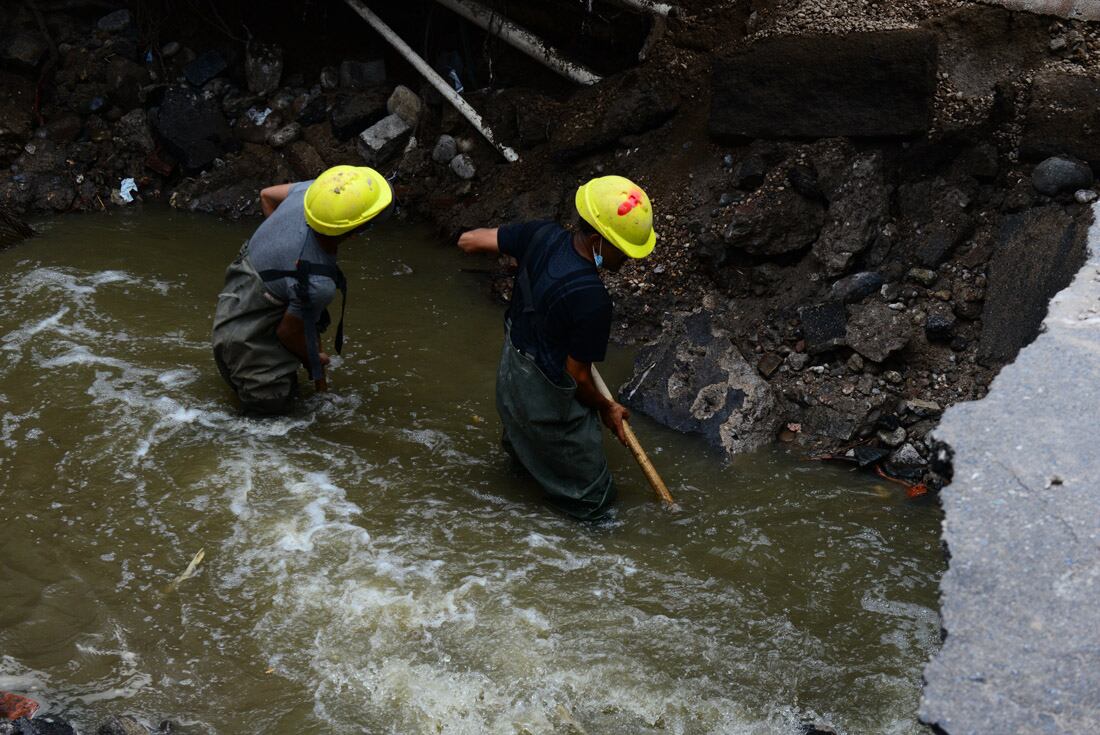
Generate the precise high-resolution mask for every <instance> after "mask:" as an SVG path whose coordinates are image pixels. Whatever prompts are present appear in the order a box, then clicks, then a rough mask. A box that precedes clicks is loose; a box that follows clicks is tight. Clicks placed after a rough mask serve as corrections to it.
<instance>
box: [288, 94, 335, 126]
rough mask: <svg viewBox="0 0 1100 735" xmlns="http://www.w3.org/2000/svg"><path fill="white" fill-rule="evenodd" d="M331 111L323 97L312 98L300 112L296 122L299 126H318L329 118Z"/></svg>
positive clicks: (295, 119)
mask: <svg viewBox="0 0 1100 735" xmlns="http://www.w3.org/2000/svg"><path fill="white" fill-rule="evenodd" d="M329 114H330V110H329V104H328V100H327V99H326V98H325V97H324V96H323V95H317V96H316V97H310V98H309V101H308V102H306V103H305V104H304V105H302V107H301V109H299V110H298V115H297V117H295V118H294V121H295V122H297V123H298V124H299V125H316V124H317V123H320V122H324V121H325V120H327V119H328V118H329Z"/></svg>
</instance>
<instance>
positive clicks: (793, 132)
mask: <svg viewBox="0 0 1100 735" xmlns="http://www.w3.org/2000/svg"><path fill="white" fill-rule="evenodd" d="M711 84H712V87H713V92H712V97H711V110H710V132H711V134H712V135H715V136H717V137H719V138H730V137H748V138H776V137H799V138H824V137H830V136H848V137H908V136H913V135H918V134H922V133H924V132H926V131H927V130H928V128H929V125H930V123H931V120H932V98H933V95H934V93H935V89H936V39H935V36H934V35H933V34H932V33H930V32H928V31H923V30H903V31H882V32H874V33H852V34H846V35H824V36H810V37H807V36H779V37H773V38H767V39H764V40H761V41H757V42H756V43H754V44H752V45H751V46H749V47H748V48H746V49H743V50H741V51H739V52H737V53H735V54H734V55H732V56H730V57H728V58H725V59H720V60H718V61H716V62H715V64H714V71H713V73H712V77H711Z"/></svg>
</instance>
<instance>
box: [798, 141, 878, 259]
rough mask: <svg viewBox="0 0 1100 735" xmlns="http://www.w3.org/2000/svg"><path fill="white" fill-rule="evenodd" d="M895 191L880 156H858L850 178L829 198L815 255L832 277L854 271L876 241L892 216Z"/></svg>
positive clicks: (868, 154) (815, 244) (849, 174)
mask: <svg viewBox="0 0 1100 735" xmlns="http://www.w3.org/2000/svg"><path fill="white" fill-rule="evenodd" d="M891 192H892V188H891V187H890V186H889V185H888V184H887V182H886V174H885V171H884V167H883V163H882V155H881V154H879V153H867V154H864V155H860V156H857V157H856V158H855V159H854V160H853V161H852V162H851V163H850V164H849V166H848V175H847V177H846V178H844V179H843V182H842V183H841V184H840V185H839V187H838V188H837V190H836V191H835V192H833V193H832V195H831V196H830V197H829V211H828V213H827V214H826V216H825V224H824V226H823V227H822V228H821V234H820V235H819V236H818V238H817V241H816V242H815V243H814V247H813V253H814V257H816V258H817V259H818V260H819V261H820V262H821V264H822V265H823V266H824V267H825V272H826V273H827V274H828V275H830V276H839V275H842V274H844V273H845V272H847V271H848V270H849V268H851V266H852V265H853V262H854V260H855V258H856V256H858V255H859V254H860V253H862V252H863V251H864V250H866V249H867V248H868V247H870V246H871V244H872V243H873V242H874V241H875V238H876V237H877V236H878V234H879V231H880V229H881V226H882V224H883V223H884V222H885V221H886V219H887V218H888V217H889V216H890V194H891Z"/></svg>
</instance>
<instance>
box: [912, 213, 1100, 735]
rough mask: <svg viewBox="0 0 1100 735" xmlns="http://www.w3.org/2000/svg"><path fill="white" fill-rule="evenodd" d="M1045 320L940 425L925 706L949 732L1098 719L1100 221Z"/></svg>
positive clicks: (1078, 727)
mask: <svg viewBox="0 0 1100 735" xmlns="http://www.w3.org/2000/svg"><path fill="white" fill-rule="evenodd" d="M1093 213H1094V215H1095V217H1096V219H1098V220H1100V206H1097V207H1094V210H1093ZM1043 326H1044V329H1043V333H1042V334H1040V335H1039V337H1038V339H1036V340H1035V342H1033V343H1032V344H1030V345H1028V346H1027V347H1026V348H1024V349H1023V350H1022V351H1021V352H1020V354H1019V355H1018V356H1017V358H1016V361H1015V362H1013V363H1012V364H1011V365H1008V366H1007V367H1005V368H1004V370H1002V371H1001V374H1000V375H998V376H997V378H996V379H995V380H994V382H993V385H992V387H991V389H990V392H989V395H988V396H987V397H986V398H985V399H983V400H980V401H975V402H972V403H964V404H959V405H956V406H953V407H952V408H950V409H948V411H947V412H946V413H945V414H944V417H943V421H942V422H941V423H940V426H939V428H937V429H936V431H935V433H934V435H935V437H936V438H937V439H938V440H940V441H942V442H945V443H947V444H948V445H949V446H950V447H951V448H952V450H953V451H954V477H953V481H952V483H951V484H950V485H949V486H948V487H946V488H944V490H943V493H942V501H943V506H944V511H945V519H944V541H945V542H946V544H947V547H948V551H949V552H950V564H949V567H948V571H947V572H946V574H945V575H944V578H943V581H942V583H941V595H942V608H941V609H942V619H943V623H942V624H943V628H944V630H945V631H946V634H947V638H946V640H945V642H944V646H943V649H942V650H941V651H940V653H939V654H938V655H937V656H936V657H935V658H934V659H933V660H932V661H931V662H930V663H929V664H928V666H927V668H926V669H925V672H924V676H925V681H926V685H925V691H924V696H923V698H922V700H921V710H920V717H921V719H922V720H923V721H924V722H926V723H928V724H930V725H934V726H936V727H938V728H939V729H940V730H941V731H942V732H945V733H949V735H969V734H972V733H1081V732H1093V731H1095V730H1096V729H1097V726H1098V725H1100V225H1098V224H1096V223H1094V224H1093V226H1092V228H1091V229H1090V231H1089V257H1088V260H1087V261H1086V263H1085V265H1084V266H1083V267H1082V269H1081V270H1080V271H1079V272H1078V274H1077V276H1076V277H1075V279H1074V281H1073V283H1071V284H1070V285H1069V287H1067V288H1066V289H1064V290H1063V291H1061V292H1060V293H1059V294H1058V295H1057V296H1055V297H1054V299H1053V300H1052V301H1051V304H1050V309H1049V312H1048V314H1047V317H1046V319H1045V320H1044V322H1043Z"/></svg>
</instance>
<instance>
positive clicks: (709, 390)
mask: <svg viewBox="0 0 1100 735" xmlns="http://www.w3.org/2000/svg"><path fill="white" fill-rule="evenodd" d="M717 321H718V320H717V318H716V316H715V315H714V314H712V313H710V312H706V311H702V312H698V313H695V314H691V315H690V316H687V317H680V318H678V319H676V320H675V322H674V323H673V324H672V325H671V326H670V327H669V328H668V329H667V330H666V331H665V332H664V334H663V335H662V336H661V337H660V339H659V340H658V341H657V342H655V343H653V344H650V345H647V346H646V347H643V348H642V350H641V351H640V352H639V353H638V356H637V358H636V359H635V362H634V365H635V370H634V377H633V378H631V380H630V382H629V383H627V385H626V386H624V387H623V390H622V396H623V400H624V401H625V402H626V404H627V405H628V406H629V407H631V408H633V409H636V410H638V411H641V412H642V413H645V414H647V415H649V416H651V417H652V418H653V419H655V420H656V421H658V422H660V423H662V424H665V425H666V426H670V427H672V428H674V429H676V430H678V431H684V432H690V433H698V434H702V435H703V436H704V437H706V438H707V439H708V440H709V441H711V442H713V443H714V444H717V445H718V446H721V447H722V448H723V449H725V450H726V452H727V453H729V454H739V453H742V452H750V451H753V450H754V449H758V448H760V447H762V446H765V445H767V444H770V443H771V442H772V441H773V440H774V437H775V435H776V432H777V431H778V429H779V427H780V425H781V423H782V413H781V406H780V403H779V400H778V399H777V397H776V395H775V394H774V392H773V391H772V389H771V388H770V387H769V385H768V384H767V382H765V381H764V380H763V379H762V378H761V377H760V376H759V375H757V373H756V370H755V369H753V367H752V365H750V364H749V363H748V362H747V361H746V360H745V358H744V357H742V356H741V353H740V352H739V351H738V349H737V347H736V346H735V345H734V344H733V342H732V341H731V340H730V337H729V335H728V334H727V333H726V332H725V331H723V330H722V329H720V328H718V327H717V326H716V324H717Z"/></svg>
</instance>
